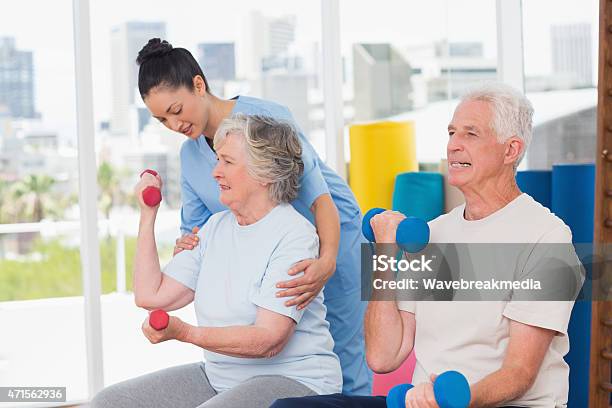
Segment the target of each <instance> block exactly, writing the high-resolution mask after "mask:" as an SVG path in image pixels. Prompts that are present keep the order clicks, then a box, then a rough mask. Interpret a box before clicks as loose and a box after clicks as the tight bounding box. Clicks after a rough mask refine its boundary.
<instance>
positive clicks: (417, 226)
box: [361, 208, 429, 253]
mask: <svg viewBox="0 0 612 408" xmlns="http://www.w3.org/2000/svg"><path fill="white" fill-rule="evenodd" d="M384 211H385V209H384V208H372V209H371V210H370V211H368V212H367V213H366V214H365V215H364V216H363V223H362V224H361V231H362V232H363V235H364V236H365V237H366V239H367V240H368V241H370V242H376V240H375V238H374V231H372V226H371V225H370V220H371V219H372V217H374V216H375V215H377V214H380V213H382V212H384ZM395 242H397V245H399V247H400V248H402V249H403V250H404V251H406V252H410V253H415V252H419V251H421V250H422V249H423V248H425V247H426V246H427V244H428V243H429V225H427V223H426V222H425V221H424V220H422V219H420V218H417V217H406V218H405V219H404V220H403V221H402V222H400V224H399V225H398V227H397V232H396V233H395Z"/></svg>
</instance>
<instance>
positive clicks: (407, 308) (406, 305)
mask: <svg viewBox="0 0 612 408" xmlns="http://www.w3.org/2000/svg"><path fill="white" fill-rule="evenodd" d="M397 308H398V309H399V310H402V311H404V312H410V313H414V312H415V311H416V302H415V301H414V300H398V301H397Z"/></svg>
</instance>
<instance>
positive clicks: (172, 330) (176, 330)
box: [142, 316, 189, 344]
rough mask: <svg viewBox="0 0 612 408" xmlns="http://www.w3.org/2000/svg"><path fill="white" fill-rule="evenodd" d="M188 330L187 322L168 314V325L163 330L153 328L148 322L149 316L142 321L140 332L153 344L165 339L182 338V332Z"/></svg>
mask: <svg viewBox="0 0 612 408" xmlns="http://www.w3.org/2000/svg"><path fill="white" fill-rule="evenodd" d="M187 330H189V324H187V323H185V322H184V321H182V320H181V319H179V318H178V317H176V316H170V320H169V321H168V327H166V328H165V329H163V330H155V329H154V328H153V327H151V325H150V324H149V317H148V316H147V318H146V319H145V321H144V322H142V332H143V333H144V335H145V337H146V338H147V339H148V340H149V341H150V342H151V343H153V344H157V343H161V342H163V341H166V340H174V339H180V338H183V335H184V333H185V332H186V331H187Z"/></svg>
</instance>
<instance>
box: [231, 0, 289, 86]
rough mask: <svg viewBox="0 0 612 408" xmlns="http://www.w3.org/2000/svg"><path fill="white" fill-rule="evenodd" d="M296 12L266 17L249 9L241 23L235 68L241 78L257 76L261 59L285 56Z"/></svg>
mask: <svg viewBox="0 0 612 408" xmlns="http://www.w3.org/2000/svg"><path fill="white" fill-rule="evenodd" d="M296 24H297V19H296V16H294V15H286V16H282V17H267V16H264V15H263V14H261V12H259V11H251V12H250V13H248V14H247V16H246V17H245V20H244V23H243V26H242V39H241V41H240V43H239V44H238V48H239V51H238V57H239V60H238V62H239V63H238V71H239V76H240V77H242V78H248V79H253V78H258V77H259V76H260V75H261V73H262V72H263V71H264V64H265V61H269V60H271V59H277V58H281V57H285V56H286V54H287V52H288V51H289V47H290V46H291V44H293V42H294V41H295V27H296Z"/></svg>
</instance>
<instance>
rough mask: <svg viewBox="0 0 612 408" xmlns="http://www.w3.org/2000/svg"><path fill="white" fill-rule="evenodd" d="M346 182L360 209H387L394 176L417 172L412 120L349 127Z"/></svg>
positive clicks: (389, 203)
mask: <svg viewBox="0 0 612 408" xmlns="http://www.w3.org/2000/svg"><path fill="white" fill-rule="evenodd" d="M349 136H350V148H351V163H350V166H349V184H350V186H351V189H352V190H353V193H354V194H355V197H356V198H357V203H358V204H359V207H360V208H361V211H362V212H365V211H368V210H369V209H370V208H372V207H381V208H391V200H392V197H393V186H394V183H395V176H397V175H398V174H399V173H405V172H407V171H418V169H419V166H418V162H417V159H416V141H415V133H414V123H413V122H374V123H366V124H359V125H353V126H351V127H350V128H349Z"/></svg>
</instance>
